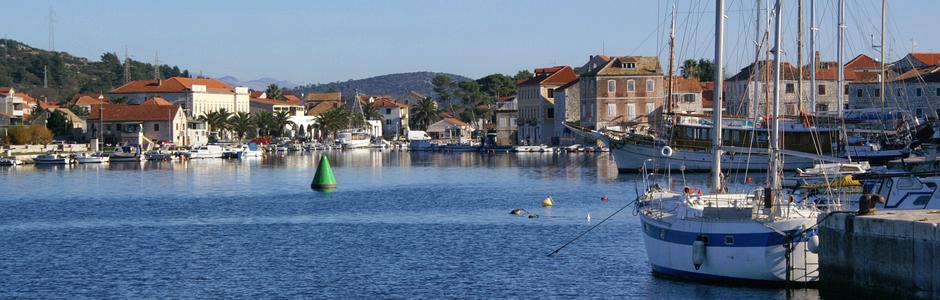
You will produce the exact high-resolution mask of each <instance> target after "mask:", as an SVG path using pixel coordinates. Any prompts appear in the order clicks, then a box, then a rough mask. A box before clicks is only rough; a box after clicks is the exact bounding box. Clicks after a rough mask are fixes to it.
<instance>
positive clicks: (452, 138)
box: [427, 117, 473, 144]
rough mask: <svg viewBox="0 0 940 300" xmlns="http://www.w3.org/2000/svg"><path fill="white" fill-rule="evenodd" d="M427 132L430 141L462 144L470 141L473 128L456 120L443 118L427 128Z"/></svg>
mask: <svg viewBox="0 0 940 300" xmlns="http://www.w3.org/2000/svg"><path fill="white" fill-rule="evenodd" d="M427 132H428V135H429V136H431V138H432V139H435V140H440V141H444V142H447V143H461V144H463V143H468V142H469V141H470V138H471V136H472V135H473V127H472V126H470V124H467V123H465V122H464V121H461V120H458V119H457V118H452V117H445V118H444V119H442V120H440V121H437V122H435V123H434V124H431V125H430V126H428V130H427Z"/></svg>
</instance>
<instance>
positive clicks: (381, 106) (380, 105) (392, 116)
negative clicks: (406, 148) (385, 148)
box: [372, 99, 411, 140]
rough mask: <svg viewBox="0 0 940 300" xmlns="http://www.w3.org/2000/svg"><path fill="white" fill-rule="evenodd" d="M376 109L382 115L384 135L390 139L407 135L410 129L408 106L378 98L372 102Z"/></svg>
mask: <svg viewBox="0 0 940 300" xmlns="http://www.w3.org/2000/svg"><path fill="white" fill-rule="evenodd" d="M372 107H373V108H374V109H375V111H376V112H377V113H378V114H379V115H381V116H382V120H383V121H382V122H383V123H384V125H383V126H382V136H383V137H384V138H386V139H389V140H394V139H398V138H399V137H403V136H405V135H406V134H407V133H408V131H409V130H411V129H410V128H409V126H408V106H407V105H405V104H401V103H397V102H392V101H389V100H387V99H377V100H376V101H375V102H373V103H372Z"/></svg>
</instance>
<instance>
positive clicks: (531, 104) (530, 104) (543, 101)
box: [516, 66, 578, 145]
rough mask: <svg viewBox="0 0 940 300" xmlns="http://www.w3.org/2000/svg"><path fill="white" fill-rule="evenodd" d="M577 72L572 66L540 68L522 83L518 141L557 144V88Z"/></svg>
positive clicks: (518, 100) (520, 88) (567, 81)
mask: <svg viewBox="0 0 940 300" xmlns="http://www.w3.org/2000/svg"><path fill="white" fill-rule="evenodd" d="M577 78H578V75H577V74H576V73H575V72H574V69H572V68H571V67H569V66H555V67H549V68H537V69H535V74H534V76H533V77H532V78H530V79H528V80H526V81H524V82H522V83H520V84H519V90H518V94H517V95H516V100H517V104H518V108H517V109H518V114H519V116H518V118H517V120H518V122H519V124H518V126H519V127H518V134H517V136H518V138H519V144H524V145H534V144H551V145H556V144H558V139H557V136H555V123H556V122H555V89H556V88H558V87H560V86H563V85H565V84H567V83H569V82H571V81H573V80H575V79H577Z"/></svg>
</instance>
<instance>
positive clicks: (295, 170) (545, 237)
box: [0, 150, 817, 299]
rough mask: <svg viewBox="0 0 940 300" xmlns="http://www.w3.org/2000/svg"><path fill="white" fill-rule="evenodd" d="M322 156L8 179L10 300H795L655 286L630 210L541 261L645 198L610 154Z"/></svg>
mask: <svg viewBox="0 0 940 300" xmlns="http://www.w3.org/2000/svg"><path fill="white" fill-rule="evenodd" d="M329 156H330V160H331V162H332V164H333V167H334V172H335V174H336V177H337V178H338V180H339V189H338V191H336V192H334V193H328V194H324V193H317V192H313V191H310V189H309V185H310V180H311V179H312V177H313V173H314V171H315V166H316V161H317V156H315V155H311V154H307V155H299V154H298V155H288V156H282V157H275V158H267V159H257V160H250V161H223V160H204V161H189V162H162V163H149V162H148V163H142V164H119V163H115V164H112V165H79V166H73V167H37V166H25V167H19V168H15V169H14V168H2V169H0V179H2V182H3V184H2V187H0V189H2V192H3V193H2V194H3V198H2V200H0V250H2V251H0V278H2V280H0V298H18V297H29V298H50V297H51V298H58V297H61V298H74V297H93V298H102V297H115V298H207V297H209V298H221V297H235V298H259V297H261V298H266V297H304V298H309V297H315V298H350V297H355V298H372V297H379V298H542V297H550V298H582V297H583V298H597V297H601V298H648V299H662V298H681V299H688V298H706V299H708V298H710V299H730V298H735V299H748V298H750V299H768V298H785V297H786V293H785V292H784V291H782V290H775V289H755V288H740V287H724V286H711V285H701V284H694V283H685V282H675V281H670V280H665V279H659V278H655V277H653V276H651V275H650V272H649V266H648V265H647V262H646V253H645V250H644V247H643V241H642V238H641V233H640V232H639V225H638V224H639V220H638V219H637V217H635V216H633V215H632V214H631V213H629V211H630V210H629V209H628V210H625V211H624V212H623V213H621V214H619V215H617V216H615V217H614V218H612V219H611V220H610V221H608V222H607V223H606V224H604V225H603V226H600V227H598V229H596V230H595V231H593V232H592V233H590V234H588V235H586V236H585V237H584V238H582V239H581V240H578V241H577V242H575V243H573V244H572V245H571V246H569V247H568V248H566V249H564V250H562V252H561V253H560V255H558V256H555V257H547V256H546V254H548V253H549V252H551V251H552V250H554V249H555V248H557V247H558V246H560V245H562V244H564V243H565V242H566V241H568V240H569V239H570V238H572V237H574V236H575V235H577V234H578V233H580V232H582V231H584V230H586V229H587V228H589V227H590V226H592V225H593V224H596V222H598V221H600V220H601V219H603V218H604V217H606V216H607V215H609V214H611V213H612V212H614V211H616V210H617V209H619V208H620V207H622V206H623V205H625V204H626V203H628V202H630V201H632V200H633V199H634V198H635V197H636V191H635V189H634V186H635V184H634V180H635V179H636V175H626V174H621V175H618V174H617V170H616V167H615V166H614V164H613V162H612V161H611V160H610V159H609V157H608V156H607V155H606V154H598V155H592V154H584V155H566V154H488V155H481V154H476V153H464V154H444V153H407V152H377V151H368V150H361V151H360V150H357V151H349V152H331V153H329ZM690 178H691V179H690V180H692V181H696V182H701V181H702V180H701V179H702V178H703V177H701V176H690ZM546 195H552V196H553V198H554V199H555V203H556V206H555V207H553V208H541V207H539V203H540V202H541V199H542V198H544V197H545V196H546ZM603 195H608V196H609V197H610V200H609V201H606V202H605V201H600V200H599V199H600V196H603ZM513 208H525V209H527V210H529V211H530V212H533V213H536V214H539V215H540V216H541V217H540V218H538V219H528V218H525V217H517V216H511V215H509V214H508V212H509V211H510V210H511V209H513ZM588 214H591V216H592V221H588V220H587V219H586V216H587V215H588ZM796 296H797V297H799V298H816V297H817V295H816V293H815V291H801V292H798V294H796Z"/></svg>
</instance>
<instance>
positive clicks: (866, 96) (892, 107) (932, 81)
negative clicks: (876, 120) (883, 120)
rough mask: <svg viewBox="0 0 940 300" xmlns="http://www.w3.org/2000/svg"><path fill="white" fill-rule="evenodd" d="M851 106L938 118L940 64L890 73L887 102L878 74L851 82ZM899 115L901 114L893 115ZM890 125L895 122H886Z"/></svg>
mask: <svg viewBox="0 0 940 300" xmlns="http://www.w3.org/2000/svg"><path fill="white" fill-rule="evenodd" d="M848 92H849V108H850V109H852V110H860V111H870V112H874V113H883V114H892V115H893V114H896V113H901V114H902V115H904V116H916V117H918V118H921V119H922V120H923V119H936V118H937V114H940V65H932V66H926V67H922V68H918V69H912V70H909V71H907V72H904V73H902V74H898V75H895V74H893V73H888V78H887V80H886V81H885V91H884V92H885V94H884V103H882V102H881V96H882V95H881V93H882V91H881V82H880V80H879V79H878V77H871V79H868V80H865V81H857V82H852V83H849V85H848ZM893 119H896V120H899V119H897V116H895V117H893ZM888 123H894V122H888ZM883 125H884V126H885V127H886V128H893V127H889V126H891V124H883Z"/></svg>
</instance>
